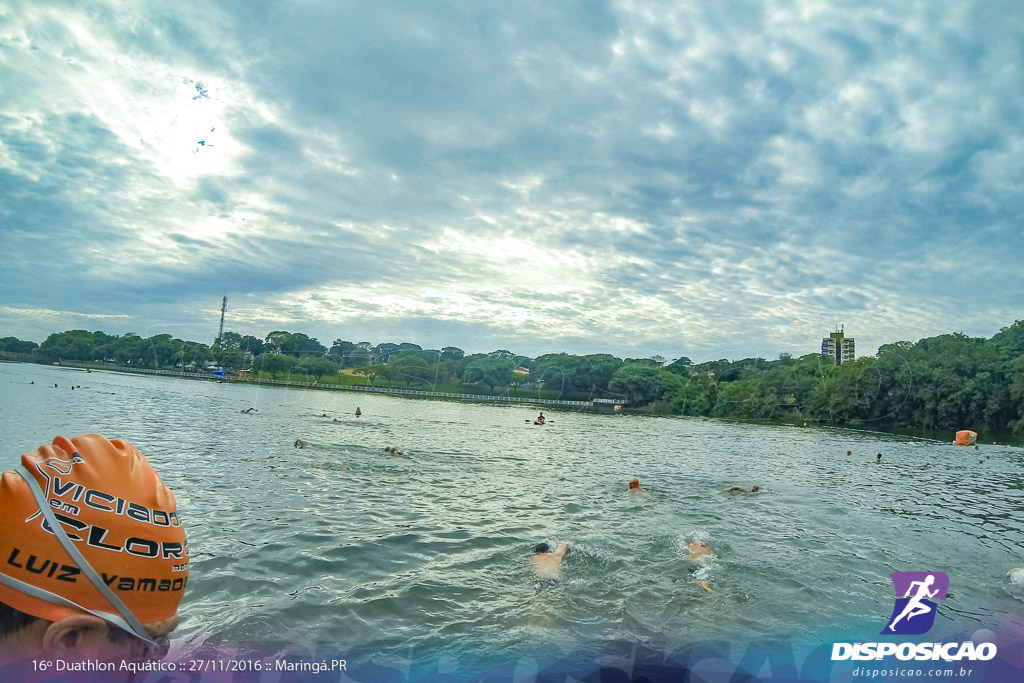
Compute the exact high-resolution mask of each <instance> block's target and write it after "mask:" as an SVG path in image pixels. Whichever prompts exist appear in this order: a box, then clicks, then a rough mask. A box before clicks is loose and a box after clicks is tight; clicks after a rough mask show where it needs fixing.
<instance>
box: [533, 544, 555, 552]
mask: <svg viewBox="0 0 1024 683" xmlns="http://www.w3.org/2000/svg"><path fill="white" fill-rule="evenodd" d="M533 551H534V552H535V553H550V552H551V546H550V545H548V544H547V543H538V544H537V547H536V548H534V549H533Z"/></svg>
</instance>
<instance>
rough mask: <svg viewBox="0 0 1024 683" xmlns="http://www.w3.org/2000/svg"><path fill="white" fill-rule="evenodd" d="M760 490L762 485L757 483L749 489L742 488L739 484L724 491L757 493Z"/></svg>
mask: <svg viewBox="0 0 1024 683" xmlns="http://www.w3.org/2000/svg"><path fill="white" fill-rule="evenodd" d="M760 490H761V487H760V486H757V485H756V484H755V485H754V486H751V487H750V488H749V489H744V488H740V487H739V486H733V487H732V488H731V489H726V490H725V491H722V493H757V492H758V491H760Z"/></svg>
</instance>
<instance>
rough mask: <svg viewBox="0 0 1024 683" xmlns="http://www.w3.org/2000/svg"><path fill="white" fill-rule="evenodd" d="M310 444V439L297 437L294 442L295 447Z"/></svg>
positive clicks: (303, 446)
mask: <svg viewBox="0 0 1024 683" xmlns="http://www.w3.org/2000/svg"><path fill="white" fill-rule="evenodd" d="M308 445H309V442H308V441H303V440H302V439H295V444H294V446H295V448H305V447H306V446H308Z"/></svg>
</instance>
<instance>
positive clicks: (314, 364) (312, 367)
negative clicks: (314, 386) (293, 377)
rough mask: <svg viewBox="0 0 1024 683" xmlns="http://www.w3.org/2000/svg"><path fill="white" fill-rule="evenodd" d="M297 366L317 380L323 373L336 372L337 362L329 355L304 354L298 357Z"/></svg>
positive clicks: (334, 373) (330, 373)
mask: <svg viewBox="0 0 1024 683" xmlns="http://www.w3.org/2000/svg"><path fill="white" fill-rule="evenodd" d="M297 366H298V368H299V369H300V370H302V371H303V372H305V373H306V374H307V375H312V376H313V378H314V379H316V381H317V382H319V381H320V378H321V377H323V376H324V375H332V374H333V375H336V374H338V364H337V363H335V362H334V360H333V359H332V358H330V357H329V356H306V357H305V358H300V359H299V362H298V365H297Z"/></svg>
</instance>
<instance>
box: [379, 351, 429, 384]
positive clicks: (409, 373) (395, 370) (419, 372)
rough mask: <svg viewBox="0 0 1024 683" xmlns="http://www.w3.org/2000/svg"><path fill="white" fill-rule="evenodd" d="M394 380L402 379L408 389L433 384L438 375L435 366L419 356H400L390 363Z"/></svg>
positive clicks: (389, 366)
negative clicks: (427, 383) (428, 383)
mask: <svg viewBox="0 0 1024 683" xmlns="http://www.w3.org/2000/svg"><path fill="white" fill-rule="evenodd" d="M388 368H389V369H390V371H391V373H392V374H391V378H392V379H401V380H402V381H404V382H405V384H406V386H407V387H411V386H412V385H414V384H417V385H418V384H424V383H426V382H432V381H433V380H434V377H435V375H436V370H435V368H434V366H433V365H431V364H430V363H428V362H427V361H426V359H424V358H423V357H422V356H418V355H405V356H399V357H397V358H395V359H393V360H392V361H391V362H390V363H388Z"/></svg>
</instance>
